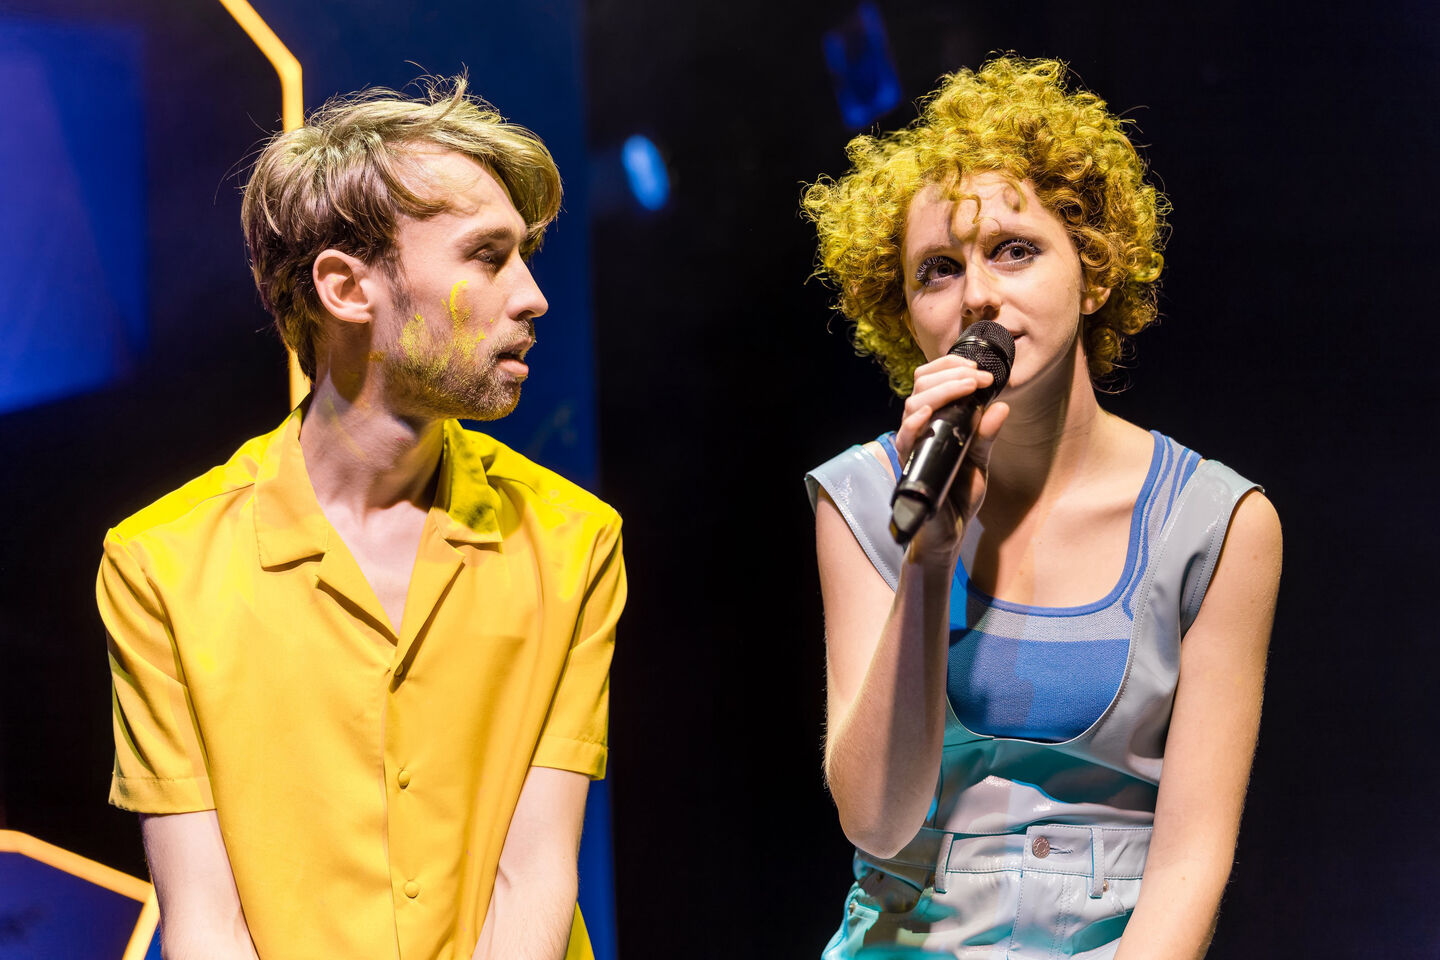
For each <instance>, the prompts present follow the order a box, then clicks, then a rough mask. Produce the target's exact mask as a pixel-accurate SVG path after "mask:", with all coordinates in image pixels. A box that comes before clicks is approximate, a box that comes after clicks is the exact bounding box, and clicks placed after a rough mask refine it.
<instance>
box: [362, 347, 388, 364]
mask: <svg viewBox="0 0 1440 960" xmlns="http://www.w3.org/2000/svg"><path fill="white" fill-rule="evenodd" d="M365 359H366V360H368V361H370V362H371V363H380V362H381V361H383V360H384V359H385V354H383V353H381V352H380V351H379V350H371V351H370V353H369V355H367V356H366V357H365Z"/></svg>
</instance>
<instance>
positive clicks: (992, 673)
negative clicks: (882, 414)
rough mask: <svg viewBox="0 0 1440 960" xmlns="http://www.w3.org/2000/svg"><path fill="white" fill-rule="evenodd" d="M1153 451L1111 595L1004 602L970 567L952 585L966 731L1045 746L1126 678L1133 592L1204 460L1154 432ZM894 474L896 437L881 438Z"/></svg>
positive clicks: (953, 666)
mask: <svg viewBox="0 0 1440 960" xmlns="http://www.w3.org/2000/svg"><path fill="white" fill-rule="evenodd" d="M1151 436H1152V437H1153V439H1154V452H1153V453H1152V455H1151V459H1150V467H1149V470H1148V472H1147V473H1146V476H1145V482H1144V485H1143V486H1142V487H1141V490H1140V493H1139V495H1138V496H1137V497H1136V499H1135V506H1134V508H1133V510H1132V512H1131V517H1130V537H1129V548H1128V550H1127V552H1126V557H1125V567H1124V570H1123V571H1122V572H1121V574H1120V579H1119V580H1118V581H1117V582H1116V584H1115V586H1114V587H1113V588H1112V589H1111V590H1110V592H1109V593H1108V594H1106V595H1105V596H1104V597H1102V598H1100V599H1099V600H1096V601H1094V602H1092V603H1088V604H1084V605H1082V606H1074V607H1036V606H1029V605H1026V604H1019V603H1010V602H1007V601H1005V600H998V599H996V598H994V597H991V596H990V595H988V594H986V593H985V592H984V591H982V590H980V588H978V587H976V586H975V585H974V584H973V583H971V582H970V578H969V576H968V575H967V572H966V570H965V565H964V564H963V563H961V564H957V565H956V568H955V580H954V582H953V583H952V585H951V591H950V658H949V666H948V670H947V674H946V689H947V693H948V694H949V699H950V708H951V710H953V711H954V713H955V716H956V719H958V720H959V721H960V722H961V723H962V724H963V725H964V726H965V727H966V729H968V730H971V731H973V732H974V733H978V734H981V735H984V736H989V737H1014V738H1021V739H1025V740H1035V741H1040V742H1045V743H1059V742H1062V741H1065V740H1071V739H1073V738H1075V737H1077V736H1079V735H1080V734H1081V733H1083V732H1084V731H1085V730H1088V729H1089V728H1090V727H1091V726H1092V725H1093V724H1094V723H1095V721H1096V720H1097V719H1099V717H1100V715H1101V714H1103V713H1104V712H1105V709H1106V708H1107V707H1108V706H1109V705H1110V703H1111V702H1112V701H1113V700H1114V699H1115V694H1116V692H1117V691H1118V690H1119V688H1120V682H1121V680H1122V678H1123V677H1124V675H1125V665H1126V659H1127V655H1128V653H1129V648H1130V635H1131V632H1132V629H1133V626H1134V620H1135V609H1134V603H1133V601H1134V597H1135V592H1136V590H1137V588H1138V587H1139V585H1140V580H1141V577H1142V575H1143V574H1144V571H1145V569H1146V567H1147V565H1148V559H1149V555H1150V551H1151V549H1152V545H1153V543H1154V541H1155V539H1156V537H1158V536H1159V534H1160V531H1161V529H1162V528H1163V527H1164V524H1165V522H1166V520H1168V519H1169V517H1170V511H1171V509H1172V508H1173V507H1174V505H1175V500H1176V495H1177V494H1178V493H1179V491H1180V489H1181V488H1182V487H1183V486H1184V485H1185V481H1187V480H1188V479H1190V475H1191V474H1192V473H1193V472H1194V470H1195V467H1196V465H1198V464H1199V462H1200V456H1199V455H1198V454H1197V453H1195V452H1194V451H1193V450H1189V449H1187V448H1185V447H1183V446H1181V445H1180V444H1178V443H1176V442H1175V441H1173V440H1170V439H1169V438H1167V437H1165V436H1163V435H1162V434H1159V433H1156V432H1154V431H1151ZM879 443H880V445H881V447H883V448H884V450H885V452H886V454H887V455H888V456H889V458H890V463H891V466H892V467H893V468H894V474H895V476H899V475H900V472H901V466H900V460H899V457H898V456H897V454H896V452H895V442H894V434H885V435H883V436H881V437H880V438H879Z"/></svg>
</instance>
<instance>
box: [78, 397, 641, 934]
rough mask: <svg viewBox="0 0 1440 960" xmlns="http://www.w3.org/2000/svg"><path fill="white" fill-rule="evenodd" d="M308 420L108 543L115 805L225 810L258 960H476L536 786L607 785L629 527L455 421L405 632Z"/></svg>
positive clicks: (257, 442)
mask: <svg viewBox="0 0 1440 960" xmlns="http://www.w3.org/2000/svg"><path fill="white" fill-rule="evenodd" d="M300 417H301V414H300V411H298V410H297V411H296V412H295V413H293V414H292V415H291V416H290V418H289V419H287V420H286V421H285V423H284V424H282V425H281V426H280V427H279V428H278V429H277V430H275V431H274V432H272V433H270V434H268V435H266V436H263V437H259V438H256V439H254V440H251V441H250V442H248V443H246V444H245V445H244V446H243V447H241V449H240V450H239V451H238V452H236V454H235V455H234V456H233V457H232V458H231V459H230V461H229V462H228V463H226V464H224V465H223V466H219V467H216V468H215V469H213V470H211V471H210V472H208V473H206V474H205V475H203V476H201V477H199V478H197V479H196V480H194V481H192V482H190V483H188V484H186V485H185V486H184V487H182V488H180V489H179V490H177V491H175V492H174V493H171V494H169V495H168V496H165V497H163V498H161V499H160V500H159V501H157V502H156V503H154V504H152V505H151V506H149V507H147V508H145V509H144V510H141V511H140V512H139V513H137V514H135V515H134V516H132V517H130V518H129V519H127V520H126V521H124V522H123V523H121V524H120V525H118V526H117V527H115V528H114V529H113V530H111V531H110V532H109V534H108V535H107V536H106V539H105V547H104V558H103V560H102V563H101V567H100V575H99V580H98V584H97V596H98V602H99V606H100V612H101V615H102V617H103V619H104V620H105V624H106V627H107V628H108V630H109V634H110V666H111V672H112V678H113V682H114V729H115V745H116V758H115V771H114V778H113V780H112V783H111V790H110V800H111V802H112V803H114V804H115V805H117V806H119V807H122V808H124V809H127V810H134V811H138V812H141V813H152V814H168V813H183V812H189V811H197V810H207V809H211V808H214V809H215V810H216V813H217V817H218V819H219V822H220V828H221V833H222V835H223V837H224V840H225V846H226V850H227V853H228V855H229V858H230V863H231V867H232V869H233V871H234V874H235V881H236V885H237V887H238V889H239V892H240V900H241V905H242V907H243V908H244V911H245V916H246V920H247V922H248V924H249V927H250V932H251V935H252V937H253V938H254V940H255V945H256V947H257V949H258V950H259V953H260V955H261V956H262V957H342V956H343V957H347V958H368V957H386V958H393V957H396V956H398V957H401V958H410V957H415V958H426V960H430V958H442V960H443V958H457V960H463V958H466V957H468V956H469V955H470V952H471V950H472V949H473V947H474V944H475V942H476V939H477V937H478V935H479V929H480V925H481V924H482V923H483V921H484V915H485V910H486V907H487V905H488V903H489V899H490V893H491V889H492V887H493V884H494V878H495V871H496V867H497V864H498V862H499V858H500V852H501V849H502V847H503V845H504V842H505V835H506V831H507V830H508V827H509V823H510V817H511V814H512V813H513V811H514V808H515V804H516V801H517V799H518V797H519V795H520V788H521V786H522V785H523V784H524V780H525V775H526V773H527V771H528V770H529V768H530V767H531V766H532V765H535V766H543V767H556V768H560V769H564V770H572V771H576V772H578V773H582V774H585V775H587V776H589V777H592V778H599V777H602V776H603V775H604V771H605V760H606V726H607V719H608V694H609V683H608V677H609V665H610V657H611V650H612V647H613V641H614V631H615V623H616V620H617V619H618V618H619V615H620V611H621V608H622V606H623V605H624V602H625V572H624V565H623V562H622V559H621V543H620V518H619V516H618V515H617V514H616V513H615V511H614V510H613V509H611V508H610V507H609V506H607V505H606V504H604V503H602V502H601V501H600V500H598V499H597V498H595V497H594V496H592V495H590V494H588V493H586V492H585V491H583V490H581V489H580V488H579V487H577V486H575V485H574V484H571V483H569V482H568V481H566V480H564V479H562V478H561V477H559V476H558V475H556V474H554V473H552V472H550V471H548V470H545V469H543V468H541V467H539V466H537V465H535V464H533V463H531V462H530V461H528V460H526V459H525V458H524V457H521V456H519V455H518V454H516V453H514V452H513V451H511V450H509V449H508V448H506V447H505V446H504V445H503V444H500V443H499V442H497V441H495V440H493V439H491V438H489V437H487V436H485V435H483V434H480V433H476V432H473V431H469V430H465V429H464V428H462V427H461V426H460V424H459V423H458V422H456V421H449V422H447V423H446V424H445V425H444V452H443V454H442V457H441V464H440V475H439V479H438V483H437V487H436V497H435V505H434V506H433V507H432V508H431V510H430V511H429V514H428V516H427V518H426V523H425V529H424V533H423V535H422V538H421V543H420V548H419V551H418V554H417V558H416V563H415V569H414V573H413V575H412V578H411V583H410V588H409V594H408V596H407V599H406V604H405V612H404V622H403V623H402V624H401V628H400V630H399V631H398V633H397V632H396V631H395V629H394V627H393V626H392V625H391V623H390V621H389V619H388V618H387V616H386V614H385V612H384V610H383V609H382V608H381V606H380V603H379V601H378V600H377V599H376V597H375V595H374V592H373V591H372V590H371V589H370V586H369V584H368V583H367V582H366V580H365V578H364V576H363V574H362V573H361V572H360V569H359V567H358V566H357V564H356V563H355V560H354V559H353V558H352V556H351V554H350V553H349V551H348V550H347V549H346V547H345V545H344V543H343V542H342V541H341V539H340V537H339V535H338V534H337V533H336V532H335V530H334V528H333V527H331V526H330V524H329V523H328V522H327V521H326V519H325V516H324V514H323V513H322V512H321V510H320V506H319V503H318V501H317V500H316V497H315V493H314V490H313V488H312V487H311V485H310V481H309V477H308V475H307V473H306V470H305V460H304V454H303V453H302V451H301V449H300V443H299V433H300Z"/></svg>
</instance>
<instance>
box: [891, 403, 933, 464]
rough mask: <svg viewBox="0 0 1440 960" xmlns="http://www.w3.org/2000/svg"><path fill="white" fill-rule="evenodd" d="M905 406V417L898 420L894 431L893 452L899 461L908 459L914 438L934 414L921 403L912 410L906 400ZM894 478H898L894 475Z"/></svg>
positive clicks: (902, 461)
mask: <svg viewBox="0 0 1440 960" xmlns="http://www.w3.org/2000/svg"><path fill="white" fill-rule="evenodd" d="M905 406H906V413H905V418H904V419H903V420H901V421H900V429H899V430H897V431H895V453H896V455H898V456H899V457H900V462H901V463H904V462H905V461H906V460H909V459H910V451H911V450H913V449H914V448H915V438H916V437H918V436H919V435H920V431H921V430H924V429H925V425H926V424H928V423H929V422H930V418H931V417H932V416H934V415H935V411H934V410H933V409H932V408H931V407H929V406H928V405H926V404H923V403H922V404H920V405H919V406H917V407H915V408H914V409H913V410H912V409H910V404H909V401H906V404H905ZM895 479H897V480H898V479H900V478H899V477H896V478H895Z"/></svg>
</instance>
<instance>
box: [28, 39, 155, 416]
mask: <svg viewBox="0 0 1440 960" xmlns="http://www.w3.org/2000/svg"><path fill="white" fill-rule="evenodd" d="M141 66H142V47H141V35H140V31H139V30H138V29H131V28H127V27H123V26H94V25H88V24H69V23H67V24H53V25H51V24H45V23H39V22H28V21H14V20H0V90H4V91H5V99H6V110H5V114H6V115H5V124H4V125H3V127H0V211H3V218H4V219H3V226H0V290H3V291H4V294H5V297H6V307H7V310H6V314H7V315H6V324H5V332H4V335H3V337H0V413H4V412H7V411H11V410H17V409H20V408H23V407H27V406H31V405H33V404H37V403H42V402H45V401H47V400H54V399H59V398H61V397H64V396H67V395H69V394H72V393H77V392H79V391H83V390H90V389H94V388H96V387H100V386H103V385H104V384H106V383H109V382H111V381H113V380H115V379H117V378H118V377H120V376H121V375H123V374H124V373H126V372H127V371H128V370H130V369H131V367H132V365H133V363H134V361H135V359H136V358H137V356H138V355H139V352H140V351H141V350H142V349H143V348H144V344H145V335H146V290H145V264H146V250H145V247H146V229H145V226H146V225H145V163H144V127H143V112H142V108H141V96H142V83H141V77H142V73H141Z"/></svg>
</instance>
